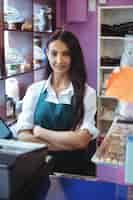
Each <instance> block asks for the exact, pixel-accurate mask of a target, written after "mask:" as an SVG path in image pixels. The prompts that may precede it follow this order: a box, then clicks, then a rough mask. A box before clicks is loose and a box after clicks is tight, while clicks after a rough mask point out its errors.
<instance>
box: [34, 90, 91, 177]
mask: <svg viewBox="0 0 133 200" xmlns="http://www.w3.org/2000/svg"><path fill="white" fill-rule="evenodd" d="M46 96H47V90H45V91H43V92H41V94H40V97H39V100H38V102H37V106H36V110H35V115H34V124H35V125H39V126H41V127H43V128H46V129H51V130H55V131H68V130H71V129H72V126H73V122H74V119H75V112H74V108H73V106H72V104H56V103H51V102H48V101H46ZM49 154H50V155H52V156H53V160H54V164H55V165H54V169H53V171H54V172H61V173H72V174H82V175H87V174H88V162H89V161H88V156H87V151H86V150H74V151H56V152H55V151H52V152H51V151H49Z"/></svg>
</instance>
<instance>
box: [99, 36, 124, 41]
mask: <svg viewBox="0 0 133 200" xmlns="http://www.w3.org/2000/svg"><path fill="white" fill-rule="evenodd" d="M100 39H101V40H125V37H118V36H100Z"/></svg>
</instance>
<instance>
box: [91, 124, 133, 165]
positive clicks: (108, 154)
mask: <svg viewBox="0 0 133 200" xmlns="http://www.w3.org/2000/svg"><path fill="white" fill-rule="evenodd" d="M129 135H133V122H132V123H131V122H127V121H124V120H114V122H113V123H112V126H111V127H110V129H109V131H108V133H107V135H106V137H105V138H104V140H103V142H102V143H101V145H100V147H99V148H98V149H97V151H96V153H95V154H94V156H93V157H92V161H93V162H95V163H97V164H108V165H116V166H122V165H124V163H125V151H126V141H127V137H128V136H129Z"/></svg>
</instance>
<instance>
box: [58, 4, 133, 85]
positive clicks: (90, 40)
mask: <svg viewBox="0 0 133 200" xmlns="http://www.w3.org/2000/svg"><path fill="white" fill-rule="evenodd" d="M58 1H60V2H61V5H62V4H64V5H62V6H61V9H63V7H65V0H62V1H61V0H57V2H58ZM66 1H67V0H66ZM107 2H108V3H107V4H106V5H107V6H109V5H110V6H113V5H133V0H107ZM79 6H80V5H79ZM63 10H65V9H63ZM57 11H58V4H57ZM73 12H74V10H73ZM57 17H58V16H57ZM62 19H63V17H62ZM62 21H63V20H61V19H59V18H58V19H57V25H58V22H59V24H60V23H62ZM64 21H65V29H66V30H69V31H72V32H74V33H75V34H76V35H77V37H78V38H79V40H80V44H81V47H82V49H83V53H84V56H85V62H86V67H87V77H88V83H89V84H90V85H91V86H92V87H94V88H96V87H97V12H88V20H87V22H83V23H71V24H68V23H66V19H65V20H64Z"/></svg>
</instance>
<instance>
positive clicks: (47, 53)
mask: <svg viewBox="0 0 133 200" xmlns="http://www.w3.org/2000/svg"><path fill="white" fill-rule="evenodd" d="M48 55H49V52H48V49H46V56H47V58H48Z"/></svg>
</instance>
